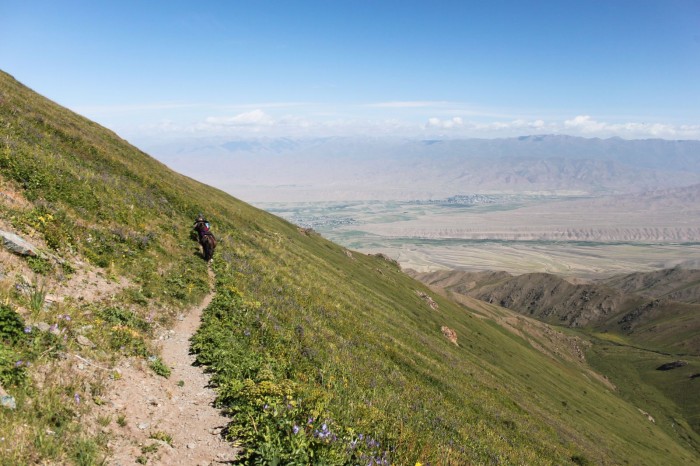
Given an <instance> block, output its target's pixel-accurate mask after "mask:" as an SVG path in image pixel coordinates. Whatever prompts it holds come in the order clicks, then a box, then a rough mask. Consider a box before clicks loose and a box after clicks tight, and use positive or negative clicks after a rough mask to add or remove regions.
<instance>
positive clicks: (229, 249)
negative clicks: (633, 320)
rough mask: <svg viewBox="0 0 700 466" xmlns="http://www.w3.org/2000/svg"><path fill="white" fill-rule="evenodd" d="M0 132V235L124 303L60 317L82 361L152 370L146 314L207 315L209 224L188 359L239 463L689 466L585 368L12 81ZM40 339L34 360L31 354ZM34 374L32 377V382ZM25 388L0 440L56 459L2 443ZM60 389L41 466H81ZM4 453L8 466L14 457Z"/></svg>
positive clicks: (11, 298) (0, 79) (672, 442)
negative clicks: (212, 397)
mask: <svg viewBox="0 0 700 466" xmlns="http://www.w3.org/2000/svg"><path fill="white" fill-rule="evenodd" d="M0 112H1V113H0V116H1V120H0V122H1V124H0V177H1V178H0V182H1V183H2V186H3V190H4V191H6V192H7V193H8V199H10V198H11V199H14V200H17V202H14V201H13V202H10V201H7V202H4V203H3V204H2V209H0V220H1V221H2V222H4V223H5V224H7V225H8V226H10V227H12V228H13V229H14V230H16V231H18V232H20V233H23V234H25V235H34V238H36V240H37V241H40V242H42V244H45V246H46V251H47V255H46V256H45V257H49V258H50V257H58V258H60V259H62V260H64V261H67V262H63V263H64V264H68V268H71V267H72V268H78V267H80V264H81V263H82V262H85V261H90V263H92V264H94V265H96V266H98V267H100V268H101V270H102V272H103V273H104V274H105V276H108V277H113V279H114V280H117V279H123V280H125V281H126V282H127V283H128V284H127V285H125V286H124V287H123V288H122V289H121V291H120V292H119V293H117V294H115V295H114V296H112V297H111V298H109V301H108V302H107V303H102V302H100V303H93V304H92V306H91V307H86V306H85V305H83V304H81V303H79V302H69V303H67V304H66V305H65V307H64V308H63V309H65V310H61V311H60V312H61V314H60V315H65V313H66V312H68V313H70V314H71V316H72V318H73V320H72V321H71V322H73V321H76V320H78V321H79V323H80V325H82V327H81V329H82V330H83V331H85V332H86V333H85V334H86V335H87V336H88V337H89V338H91V339H92V340H93V341H96V342H98V345H97V347H98V349H97V350H95V351H94V353H91V356H94V357H96V358H97V357H99V354H98V353H99V351H98V350H100V351H103V352H104V353H105V355H104V356H103V359H104V360H105V361H108V360H109V359H110V358H116V357H121V356H128V355H135V356H138V357H146V356H147V355H148V351H147V345H146V344H147V341H146V340H147V339H146V338H145V337H146V336H148V335H147V334H148V331H149V330H148V329H149V325H150V324H149V323H148V320H147V319H144V318H143V317H141V316H142V315H147V314H148V313H149V312H153V310H157V311H158V312H161V313H162V315H163V318H162V319H160V320H162V324H163V325H167V319H166V318H165V317H166V316H167V315H172V309H173V308H177V307H178V306H182V305H184V304H185V303H187V302H189V301H194V300H196V299H198V297H201V295H202V294H203V293H204V291H205V289H206V285H205V284H206V271H205V265H204V264H203V261H201V260H200V259H199V257H198V256H197V255H196V254H195V251H196V246H195V245H194V243H193V242H192V241H191V239H190V236H189V228H190V226H191V221H192V218H193V217H194V216H195V215H196V213H198V212H200V211H201V212H204V213H205V214H206V216H207V217H208V218H209V220H210V221H211V222H212V223H213V225H214V229H215V232H216V233H217V234H218V236H219V238H220V243H219V247H218V249H217V255H216V257H215V259H214V264H213V267H214V270H215V271H216V275H217V283H216V291H217V294H216V297H215V299H214V301H213V302H212V304H211V306H210V307H209V308H208V309H207V311H206V312H205V316H204V318H203V325H202V328H201V329H200V331H199V332H198V334H197V336H196V338H195V339H194V341H193V349H194V350H195V351H196V352H197V354H198V359H199V361H200V362H201V363H202V364H206V365H207V366H208V367H209V370H211V372H212V377H213V380H214V382H215V383H216V384H217V386H218V391H219V403H220V404H221V406H223V407H225V408H227V410H228V412H229V413H230V414H231V419H232V421H231V425H230V428H229V432H230V434H231V436H232V437H233V438H232V440H235V441H239V442H241V443H242V444H243V446H244V447H245V450H244V455H243V457H242V461H254V460H259V461H261V462H264V463H274V462H275V461H279V462H280V463H281V464H309V463H317V464H350V463H351V464H371V463H375V464H377V463H378V464H389V463H393V464H415V463H416V462H422V463H428V462H429V463H431V464H486V463H506V464H587V463H589V462H594V463H600V464H621V463H629V464H650V465H651V464H697V463H700V461H699V460H698V454H697V451H696V450H694V449H693V448H692V446H691V445H689V444H688V443H686V442H685V441H684V440H683V439H681V438H680V436H679V435H678V434H677V433H676V432H675V431H673V430H670V429H668V428H667V427H666V426H664V425H660V424H654V423H650V422H648V421H646V418H644V417H643V416H642V415H641V414H640V412H639V410H638V404H637V402H636V401H626V400H623V399H621V398H620V397H619V396H618V395H617V394H616V393H615V391H613V390H611V389H610V387H609V385H607V384H605V383H602V382H600V381H599V380H597V379H595V378H593V377H591V376H590V372H589V371H588V369H587V368H586V367H585V366H583V365H582V363H572V362H571V361H570V360H569V359H567V358H561V357H558V356H557V355H552V354H546V353H544V352H542V351H538V350H537V349H535V347H534V346H533V344H532V343H531V342H530V339H528V338H525V337H523V336H522V335H520V334H518V333H515V332H513V331H512V329H510V330H509V329H506V328H504V327H503V326H502V325H501V323H500V321H499V319H496V318H494V317H493V316H491V315H487V314H484V313H483V312H478V311H477V310H476V309H473V308H472V309H469V308H465V307H462V306H460V305H458V304H456V303H454V302H452V301H450V300H447V299H445V298H443V297H441V296H439V295H434V294H432V293H431V292H430V291H429V290H428V289H427V288H425V287H424V286H423V285H421V284H420V283H418V282H416V281H414V280H413V279H411V278H410V277H408V276H406V275H405V274H403V273H402V272H401V271H400V270H399V269H398V268H397V267H396V266H395V264H393V263H392V262H389V261H386V260H385V259H383V258H381V257H370V256H366V255H362V254H359V253H354V252H350V251H347V250H344V249H343V248H342V247H340V246H337V245H335V244H333V243H330V242H328V241H326V240H325V239H323V238H321V237H320V236H318V235H315V234H313V233H312V232H309V231H303V230H299V229H298V228H297V227H295V226H294V225H291V224H290V223H288V222H285V221H283V220H281V219H279V218H277V217H274V216H272V215H269V214H267V213H265V212H262V211H260V210H257V209H255V208H253V207H251V206H248V205H246V204H244V203H242V202H240V201H238V200H236V199H234V198H232V197H230V196H228V195H226V194H224V193H222V192H220V191H218V190H215V189H212V188H209V187H207V186H204V185H201V184H199V183H196V182H194V181H192V180H190V179H188V178H186V177H183V176H181V175H178V174H176V173H173V172H171V171H170V170H168V169H167V168H166V167H164V166H162V165H161V164H159V163H157V162H155V161H154V160H152V159H150V158H149V157H148V156H146V155H145V154H143V153H141V152H140V151H138V150H137V149H135V148H133V147H131V146H129V145H128V144H126V143H125V142H124V141H122V140H120V139H119V138H118V137H117V136H115V135H114V134H113V133H111V132H109V131H107V130H105V129H104V128H101V127H99V126H98V125H95V124H94V123H91V122H89V121H87V120H85V119H83V118H81V117H79V116H76V115H74V114H72V113H71V112H68V111H67V110H65V109H63V108H61V107H59V106H57V105H55V104H53V103H51V102H49V101H47V100H45V99H43V98H42V97H40V96H38V95H36V94H35V93H33V92H31V91H30V90H28V89H26V88H24V87H23V86H21V85H20V84H19V83H17V82H16V81H14V80H13V79H12V78H11V77H9V76H8V75H5V74H0ZM49 254H50V255H49ZM42 260H43V261H44V262H42V264H45V265H46V268H49V269H51V270H50V271H49V272H46V273H47V276H49V277H52V279H55V280H57V281H60V280H61V279H62V277H61V276H62V275H70V270H64V269H62V267H63V266H61V265H60V264H61V262H55V261H53V260H52V259H42ZM71 264H72V265H71ZM35 268H36V269H37V270H39V267H35ZM429 296H431V299H430V300H429V299H428V297H429ZM2 297H3V298H4V299H5V300H6V301H7V302H8V306H9V307H10V308H14V309H16V310H17V311H19V313H20V314H22V315H23V316H24V317H25V318H30V317H33V316H35V315H38V316H40V317H42V318H44V316H45V315H46V314H45V313H47V312H49V311H43V310H38V311H36V312H34V314H32V312H33V311H31V306H30V305H29V304H28V303H27V301H26V299H24V298H22V296H20V295H17V294H16V293H14V292H12V291H11V290H8V291H7V292H6V293H4V294H3V296H2ZM433 303H435V304H436V305H437V306H436V305H435V304H433ZM51 312H54V313H57V311H51ZM499 312H500V311H499ZM8 315H11V314H10V313H8ZM110 319H111V320H110ZM107 323H108V324H107ZM71 325H74V324H71ZM75 325H77V324H75ZM139 329H143V330H139ZM76 330H77V329H76ZM448 330H451V331H453V332H454V335H456V343H453V342H451V341H450V340H449V339H448V338H446V334H448V335H449V332H448ZM522 331H523V332H525V331H527V329H525V328H523V329H522ZM140 332H142V333H143V335H142V333H140ZM42 335H43V334H42ZM66 335H67V336H69V335H70V336H71V337H72V335H73V334H71V333H68V334H66ZM115 335H117V336H120V337H124V336H128V337H129V338H130V339H128V340H124V339H122V340H119V339H116V340H113V338H115ZM31 338H32V339H31V340H30V341H29V342H27V345H30V344H39V343H40V342H39V343H37V341H38V340H37V338H39V337H35V336H34V332H32V333H31ZM41 338H43V336H42V337H41ZM102 340H104V341H105V342H107V343H108V342H111V341H115V342H117V343H120V342H122V341H125V342H127V343H129V345H119V344H117V345H116V346H114V345H109V344H106V343H105V344H102ZM5 342H6V344H7V345H9V346H10V347H11V348H12V351H18V352H21V351H29V350H28V349H27V348H28V346H22V345H25V343H17V342H15V341H14V339H10V338H8V339H7V340H5ZM53 344H61V345H63V346H62V347H61V351H63V354H64V355H65V354H72V353H77V352H81V351H84V350H83V349H82V348H79V347H77V346H76V345H75V344H74V343H72V339H67V340H66V342H65V343H60V341H59V342H53ZM110 352H111V354H110ZM32 354H33V353H32ZM53 354H54V353H51V352H49V353H47V354H43V353H40V354H33V356H32V357H33V358H34V359H33V361H36V363H37V364H36V366H40V365H48V364H59V363H60V355H58V354H56V355H55V356H52V355H53ZM47 358H49V360H47ZM51 358H54V359H51ZM3 364H4V363H3ZM8 364H12V362H11V361H10V362H9V363H8ZM38 370H39V369H37V368H30V369H27V371H28V373H29V374H30V376H32V377H30V379H31V380H34V379H35V377H34V376H33V374H32V371H38ZM31 380H29V381H27V382H26V383H25V384H24V385H23V387H24V388H22V390H24V393H26V396H24V398H21V399H19V403H18V408H17V410H15V411H7V410H0V426H3V427H1V428H3V429H5V428H6V427H5V426H10V427H9V429H7V430H3V435H7V437H8V438H12V439H15V438H16V439H18V443H16V445H17V447H15V448H16V449H20V445H24V446H22V447H21V448H24V450H22V453H26V452H28V451H30V450H31V448H30V445H31V444H34V445H35V446H36V445H44V444H46V442H52V440H50V438H51V436H48V437H47V435H46V434H45V433H44V434H42V431H41V429H43V428H44V425H43V424H42V425H41V429H40V428H38V427H37V428H36V432H33V433H32V435H29V434H28V435H27V439H28V440H27V439H24V438H23V437H20V433H18V432H19V430H21V429H16V428H15V429H13V426H14V427H17V426H22V425H30V424H28V423H29V422H31V421H30V420H29V418H30V417H31V416H35V417H36V416H40V415H41V410H40V409H39V408H38V406H41V405H43V403H42V402H41V400H44V399H45V398H46V396H47V395H46V393H47V391H46V388H45V387H43V388H42V387H40V386H39V385H38V384H34V383H33V382H32V381H31ZM67 387H68V388H64V389H63V391H59V392H57V395H56V399H55V401H54V402H53V405H54V406H55V407H56V409H57V410H58V409H59V408H60V409H62V411H60V412H61V415H62V416H63V418H62V419H64V420H63V421H62V423H61V426H63V427H61V428H60V429H63V430H59V427H56V426H55V425H54V424H56V423H54V424H46V425H47V426H52V428H51V430H52V432H54V434H51V435H56V436H57V437H58V438H60V439H62V440H66V441H71V442H73V444H74V445H75V446H74V447H71V449H70V451H62V450H60V445H58V444H53V443H52V444H51V445H52V448H53V447H55V449H52V448H43V449H40V451H41V454H35V457H33V460H34V461H37V462H38V461H41V460H45V458H49V459H52V458H58V459H59V460H60V461H66V462H75V463H80V464H90V461H89V458H88V459H85V458H83V459H81V457H80V456H79V454H78V453H77V452H78V451H80V448H79V446H80V445H81V443H80V442H79V441H78V440H80V439H84V437H81V436H80V435H79V434H75V432H76V431H79V426H76V424H77V423H76V419H77V416H78V414H81V413H83V412H84V410H89V405H90V403H89V402H88V400H87V399H86V398H85V397H83V399H84V400H85V402H83V403H81V404H79V405H77V404H76V403H77V399H76V400H74V397H73V393H76V394H77V393H78V392H77V390H78V389H79V387H74V386H72V385H69V386H67ZM81 393H83V392H81ZM30 399H31V400H34V401H31V402H28V400H30ZM92 400H93V401H94V402H95V403H98V402H99V396H97V395H95V394H93V397H92ZM76 406H79V409H78V408H76ZM639 407H640V408H642V409H646V407H645V406H639ZM46 422H47V423H48V422H50V420H48V421H46ZM65 426H73V427H71V429H68V428H67V427H65ZM46 428H48V427H46ZM69 430H70V432H69ZM43 432H45V431H43ZM75 439H78V440H75ZM690 439H691V441H692V442H694V443H695V444H698V439H697V438H696V437H692V436H691V437H690ZM20 441H21V442H25V443H21V442H20ZM81 441H82V440H81ZM42 442H44V443H43V444H42ZM97 445H98V446H100V445H104V443H101V442H99V441H98V442H97ZM0 453H2V455H4V456H2V459H3V461H4V462H6V463H7V464H11V462H12V460H13V459H15V458H18V457H21V456H18V455H16V454H14V453H16V452H14V453H13V451H12V449H7V448H5V451H3V452H0ZM13 455H14V456H13Z"/></svg>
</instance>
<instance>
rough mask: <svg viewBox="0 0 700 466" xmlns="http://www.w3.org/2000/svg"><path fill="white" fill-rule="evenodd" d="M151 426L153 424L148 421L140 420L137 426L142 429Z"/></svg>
mask: <svg viewBox="0 0 700 466" xmlns="http://www.w3.org/2000/svg"><path fill="white" fill-rule="evenodd" d="M150 426H151V425H150V424H149V423H148V422H139V423H138V424H137V426H136V427H138V428H139V429H140V430H146V429H148V428H149V427H150Z"/></svg>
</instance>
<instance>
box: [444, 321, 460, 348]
mask: <svg viewBox="0 0 700 466" xmlns="http://www.w3.org/2000/svg"><path fill="white" fill-rule="evenodd" d="M440 330H441V331H442V334H443V335H444V336H445V338H447V339H448V340H450V341H451V342H452V343H454V344H455V345H457V346H459V344H458V343H457V332H455V331H454V330H452V329H451V328H449V327H447V326H445V325H443V326H442V327H441V328H440Z"/></svg>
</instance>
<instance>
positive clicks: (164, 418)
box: [103, 271, 236, 466]
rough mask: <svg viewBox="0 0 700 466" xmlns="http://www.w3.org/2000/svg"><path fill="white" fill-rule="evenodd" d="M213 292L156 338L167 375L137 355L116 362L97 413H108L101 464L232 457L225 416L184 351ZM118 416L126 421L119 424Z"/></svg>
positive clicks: (217, 461)
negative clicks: (106, 449)
mask: <svg viewBox="0 0 700 466" xmlns="http://www.w3.org/2000/svg"><path fill="white" fill-rule="evenodd" d="M209 275H210V278H211V279H213V274H212V272H211V271H210V272H209ZM212 281H213V280H212ZM213 296H214V293H213V291H212V292H210V293H209V295H208V296H207V297H206V298H205V299H204V301H202V303H201V304H200V305H199V306H197V307H196V308H194V309H191V310H190V311H189V313H187V314H186V315H183V316H181V317H180V319H181V320H178V321H177V324H176V325H175V326H174V328H173V329H172V330H169V331H167V332H166V333H165V334H164V335H163V336H162V337H161V338H162V340H160V341H161V342H162V343H161V351H162V353H161V354H162V358H163V362H164V363H165V364H166V365H167V366H168V367H170V368H171V369H172V373H171V375H170V377H169V378H167V379H166V378H164V377H161V376H159V375H156V374H155V373H154V372H153V371H152V370H151V369H150V368H149V367H148V363H147V362H145V361H142V360H135V359H131V360H127V361H124V362H122V363H121V364H120V365H119V366H118V369H119V371H121V378H119V380H111V381H110V382H109V386H108V387H107V392H108V395H107V398H108V400H109V403H107V404H106V405H105V406H104V407H103V408H104V410H103V416H105V415H109V414H111V415H112V417H113V420H112V423H111V424H110V425H109V430H110V431H111V435H110V436H111V437H112V440H111V441H110V449H111V451H112V456H111V457H110V458H109V459H108V461H107V464H109V465H113V466H117V465H119V466H126V465H133V464H137V460H138V461H139V462H141V463H144V462H146V463H145V464H149V465H188V466H189V465H218V464H229V463H230V462H231V461H232V460H233V459H234V458H235V457H236V450H235V448H234V447H233V446H232V445H231V444H230V443H229V442H227V441H225V440H224V439H223V437H222V434H221V432H222V430H223V429H224V428H225V427H226V425H227V423H228V419H227V418H226V417H224V416H222V415H221V413H220V411H219V410H218V409H216V408H214V407H213V406H212V403H213V401H214V398H215V396H216V395H215V392H214V390H212V389H211V388H209V387H207V385H208V383H209V377H208V376H207V375H206V374H204V372H203V371H202V368H200V367H196V366H193V365H192V364H193V362H194V360H195V357H194V355H190V354H189V348H190V342H189V339H190V337H191V336H192V335H193V334H194V332H195V331H196V330H197V328H198V327H199V324H200V318H201V315H202V311H203V310H204V309H205V308H206V307H207V306H208V305H209V303H210V302H211V300H212V298H213ZM120 416H123V419H125V420H126V425H119V418H120ZM122 424H123V423H122ZM103 430H104V429H103ZM154 445H155V446H154ZM153 450H156V451H153Z"/></svg>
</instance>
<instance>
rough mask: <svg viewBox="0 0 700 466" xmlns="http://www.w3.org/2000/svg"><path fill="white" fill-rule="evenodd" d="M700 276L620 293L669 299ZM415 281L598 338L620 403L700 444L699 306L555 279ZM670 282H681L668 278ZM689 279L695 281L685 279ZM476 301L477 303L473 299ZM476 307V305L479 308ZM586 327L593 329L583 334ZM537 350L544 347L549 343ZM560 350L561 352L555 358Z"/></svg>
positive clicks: (493, 276)
mask: <svg viewBox="0 0 700 466" xmlns="http://www.w3.org/2000/svg"><path fill="white" fill-rule="evenodd" d="M695 273H696V272H695V271H684V272H683V273H682V274H678V273H677V272H673V271H670V270H669V271H660V272H654V273H651V274H632V275H628V276H624V277H618V278H615V279H614V280H613V282H614V283H620V288H624V286H622V285H623V284H625V283H626V284H628V285H626V287H627V288H629V287H632V284H636V285H634V289H635V290H636V289H640V290H641V289H657V290H669V289H670V291H662V293H664V294H666V293H669V292H671V293H672V292H674V290H676V289H688V288H689V286H688V284H687V283H688V282H689V283H690V284H691V286H692V283H693V282H694V278H693V277H694V274H695ZM412 274H413V275H415V276H416V277H418V278H420V279H421V280H422V281H424V282H425V283H427V284H429V285H430V286H431V287H433V288H434V289H436V290H441V291H442V292H444V293H446V294H447V295H449V296H450V297H452V298H453V299H454V300H458V301H464V300H465V299H477V298H480V299H486V300H487V301H496V302H497V303H499V304H502V305H508V307H509V308H510V309H513V310H514V311H515V312H518V313H520V314H524V315H531V316H533V317H534V318H536V319H539V320H540V321H543V322H550V323H552V324H557V323H559V324H560V325H563V326H571V325H572V324H573V326H574V327H575V328H576V329H577V330H576V331H571V332H570V333H572V334H573V335H579V336H584V338H586V339H591V341H592V342H593V344H591V345H588V347H589V349H588V351H587V355H588V357H589V361H590V363H591V364H592V366H593V367H594V368H595V369H596V370H598V371H600V372H601V373H603V374H606V376H608V377H609V378H610V380H612V381H613V383H614V384H615V385H616V386H617V388H618V390H619V393H620V396H622V397H623V398H625V399H627V400H628V401H630V402H631V403H635V404H637V406H640V409H641V406H644V410H645V411H646V412H653V413H654V417H655V418H656V419H657V420H658V419H663V421H660V422H663V425H664V426H665V427H666V428H667V429H668V431H669V432H676V433H677V434H678V435H679V436H680V438H681V439H682V440H681V441H683V442H685V441H688V442H690V443H691V444H692V443H693V442H697V434H698V433H700V424H698V409H700V396H699V395H698V394H699V392H698V391H697V387H696V384H697V377H693V376H694V375H695V374H697V373H698V371H699V370H700V357H699V356H698V351H699V349H700V346H698V345H699V344H700V341H698V334H699V333H698V328H699V322H698V320H699V319H698V312H697V310H698V309H697V306H696V305H693V304H685V303H677V302H672V301H665V300H663V299H661V300H659V299H652V300H651V301H649V299H650V298H651V297H652V296H654V295H647V296H640V295H635V294H633V293H629V294H625V293H624V292H623V291H621V290H613V289H611V288H609V287H606V286H598V285H592V284H588V285H574V284H571V283H569V282H567V281H565V280H563V279H560V278H558V277H555V276H553V275H549V274H525V275H522V276H519V277H513V276H511V275H509V274H506V273H502V272H501V273H494V272H475V273H472V272H457V271H454V272H452V271H444V272H431V273H425V274H418V273H412ZM669 276H674V277H676V279H677V280H676V281H675V282H674V281H673V280H668V279H667V278H665V277H669ZM684 277H687V278H688V279H687V280H683V278H684ZM606 282H607V281H606ZM630 283H632V284H630ZM642 284H643V285H642ZM471 296H474V297H476V298H467V297H471ZM638 303H641V304H638ZM469 304H470V305H471V306H472V307H474V306H476V304H475V303H474V302H473V301H469ZM485 305H486V304H485V303H484V304H482V305H481V306H485ZM501 320H502V321H503V319H501ZM505 323H506V324H507V320H506V321H505ZM582 324H586V325H585V326H583V327H582ZM530 325H532V324H530ZM534 333H535V332H530V334H531V335H532V334H534ZM533 344H534V345H535V346H536V347H540V346H542V344H541V342H533ZM544 346H545V347H546V345H544ZM552 351H556V350H550V351H549V352H552ZM678 360H681V361H683V363H685V365H683V366H681V367H680V368H674V369H672V370H667V371H663V370H658V368H659V367H660V366H662V365H663V364H666V363H669V362H674V361H678ZM693 431H694V432H693ZM694 439H695V440H694Z"/></svg>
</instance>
